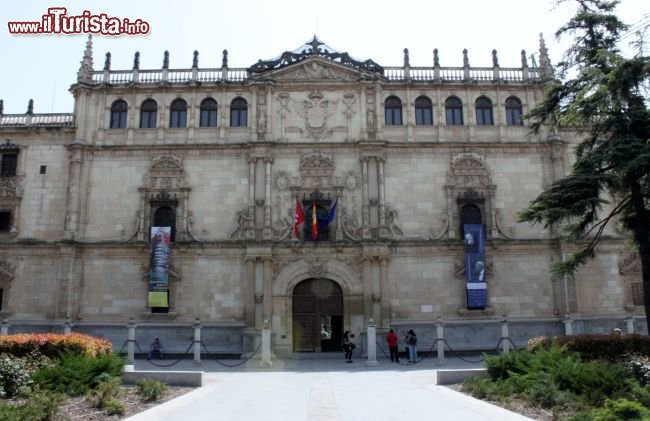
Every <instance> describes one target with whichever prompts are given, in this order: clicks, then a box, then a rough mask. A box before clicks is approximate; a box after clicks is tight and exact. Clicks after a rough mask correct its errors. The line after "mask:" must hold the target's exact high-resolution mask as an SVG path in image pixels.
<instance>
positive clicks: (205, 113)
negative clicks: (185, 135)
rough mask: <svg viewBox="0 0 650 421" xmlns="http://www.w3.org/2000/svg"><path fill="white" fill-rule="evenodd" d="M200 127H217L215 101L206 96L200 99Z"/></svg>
mask: <svg viewBox="0 0 650 421" xmlns="http://www.w3.org/2000/svg"><path fill="white" fill-rule="evenodd" d="M199 126H200V127H217V101H215V100H214V99H212V98H206V99H204V100H203V101H201V118H200V123H199Z"/></svg>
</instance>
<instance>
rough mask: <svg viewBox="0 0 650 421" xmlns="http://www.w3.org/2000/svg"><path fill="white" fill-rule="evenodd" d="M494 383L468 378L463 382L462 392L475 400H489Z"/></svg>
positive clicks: (488, 380) (481, 378)
mask: <svg viewBox="0 0 650 421" xmlns="http://www.w3.org/2000/svg"><path fill="white" fill-rule="evenodd" d="M495 384H496V383H493V382H492V381H490V379H486V378H483V377H470V378H469V379H467V380H465V381H464V382H463V392H465V393H468V394H470V395H472V396H474V397H475V398H477V399H490V398H491V397H492V391H493V390H494V387H495Z"/></svg>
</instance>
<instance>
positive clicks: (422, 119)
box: [415, 108, 433, 126]
mask: <svg viewBox="0 0 650 421" xmlns="http://www.w3.org/2000/svg"><path fill="white" fill-rule="evenodd" d="M431 114H432V113H431V109H430V108H416V109H415V124H416V125H418V126H431V125H432V124H433V118H432V116H431Z"/></svg>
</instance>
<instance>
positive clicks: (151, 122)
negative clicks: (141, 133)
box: [140, 99, 158, 129]
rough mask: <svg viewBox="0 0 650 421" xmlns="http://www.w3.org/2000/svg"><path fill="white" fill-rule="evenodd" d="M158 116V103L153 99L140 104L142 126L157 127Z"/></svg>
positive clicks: (144, 127)
mask: <svg viewBox="0 0 650 421" xmlns="http://www.w3.org/2000/svg"><path fill="white" fill-rule="evenodd" d="M157 116H158V104H156V101H154V100H153V99H148V100H146V101H145V102H143V103H142V106H140V128H141V129H155V128H156V118H157Z"/></svg>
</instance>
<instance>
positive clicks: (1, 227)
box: [0, 210, 11, 232]
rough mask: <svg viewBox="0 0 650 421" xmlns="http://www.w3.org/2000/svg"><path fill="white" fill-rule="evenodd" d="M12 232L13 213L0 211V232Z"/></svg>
mask: <svg viewBox="0 0 650 421" xmlns="http://www.w3.org/2000/svg"><path fill="white" fill-rule="evenodd" d="M10 230H11V211H8V210H0V232H9V231H10Z"/></svg>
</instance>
